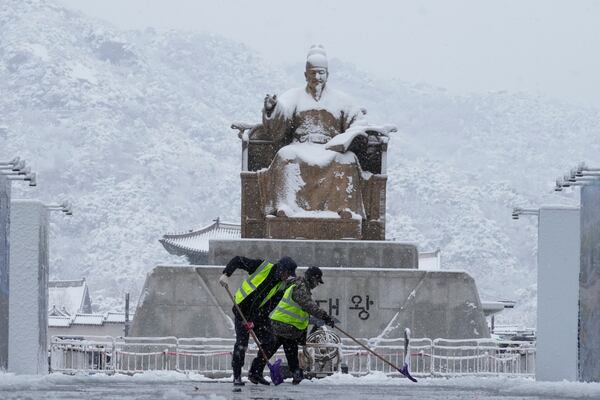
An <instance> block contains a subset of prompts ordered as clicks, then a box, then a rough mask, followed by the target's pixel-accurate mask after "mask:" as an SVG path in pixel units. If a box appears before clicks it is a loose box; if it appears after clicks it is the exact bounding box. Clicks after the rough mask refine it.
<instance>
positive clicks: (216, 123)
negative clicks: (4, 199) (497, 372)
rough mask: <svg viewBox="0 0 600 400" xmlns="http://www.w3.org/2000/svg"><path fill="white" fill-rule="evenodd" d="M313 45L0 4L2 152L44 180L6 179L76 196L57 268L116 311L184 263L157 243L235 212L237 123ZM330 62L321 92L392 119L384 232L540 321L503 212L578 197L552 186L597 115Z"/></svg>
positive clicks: (532, 240)
mask: <svg viewBox="0 0 600 400" xmlns="http://www.w3.org/2000/svg"><path fill="white" fill-rule="evenodd" d="M304 50H305V49H298V60H294V61H299V62H298V63H295V64H293V65H290V67H289V68H287V69H280V70H277V69H275V68H273V67H272V66H270V65H269V64H268V63H267V62H266V61H264V60H261V59H260V58H259V57H258V56H257V55H256V54H255V53H254V52H253V51H252V50H250V49H248V48H246V47H245V46H243V45H241V44H239V43H234V42H231V41H229V40H226V39H223V38H221V37H218V36H214V35H209V34H200V33H190V32H172V31H169V32H158V31H154V30H146V31H143V32H124V31H119V30H118V29H116V28H114V27H112V26H110V25H108V24H106V23H104V22H102V21H97V20H93V19H90V18H88V17H85V16H83V15H81V14H79V13H77V12H73V11H70V10H67V9H65V8H62V7H60V6H57V5H55V4H54V3H52V2H51V1H43V0H40V1H35V0H31V1H17V0H14V1H13V0H4V1H3V2H2V3H1V4H0V93H2V96H0V158H1V159H7V158H10V157H12V156H14V155H20V156H21V157H23V158H25V159H27V160H28V161H29V163H30V164H31V165H32V167H33V169H34V170H36V171H38V172H39V186H38V188H37V189H27V188H25V187H23V186H21V185H14V192H15V197H28V198H39V199H42V200H44V201H47V202H56V201H59V200H62V199H63V198H68V199H71V200H72V201H73V203H74V205H75V215H74V216H73V217H71V218H62V217H59V216H58V215H55V216H54V217H53V218H52V242H51V243H52V248H51V261H52V264H51V266H52V270H51V276H52V277H53V278H60V279H77V278H80V277H86V278H87V282H88V283H89V286H90V289H91V292H92V293H91V295H92V301H93V302H94V303H95V305H96V307H98V308H100V309H103V310H105V309H111V308H116V307H122V302H123V297H124V293H125V292H127V291H130V292H132V295H133V298H136V295H137V294H138V293H139V290H140V288H141V286H142V284H143V281H144V276H145V274H146V272H148V271H149V270H150V269H151V268H152V267H153V266H154V265H156V264H158V263H160V262H182V261H181V260H173V258H171V256H169V255H168V254H167V253H166V252H165V251H164V249H163V248H162V246H160V244H159V243H158V241H157V239H158V238H160V237H161V235H162V234H163V233H165V232H172V231H179V230H182V229H191V228H195V227H198V226H202V225H205V224H207V223H208V222H210V220H212V219H214V218H215V217H217V216H220V217H222V218H223V219H225V220H232V221H235V220H239V168H240V143H239V140H238V139H237V137H236V135H235V133H234V132H233V131H231V130H230V129H229V125H230V124H231V122H232V121H246V122H256V121H258V120H259V118H260V109H261V105H262V98H263V97H264V94H265V93H282V92H283V91H284V90H285V89H287V88H289V87H290V86H294V85H300V84H302V79H303V75H302V68H303V66H302V63H301V61H302V60H303V56H304V54H303V52H304ZM329 51H330V53H331V54H334V53H335V49H329ZM347 61H351V60H347ZM330 70H331V78H330V83H329V84H330V85H332V86H335V87H336V88H337V89H340V90H343V91H345V92H347V93H349V94H350V95H352V96H353V97H355V98H356V99H357V100H359V101H360V102H361V103H362V104H363V105H364V106H365V107H366V108H367V109H368V110H369V114H368V117H369V120H370V121H372V122H374V123H395V124H396V125H398V127H399V130H400V132H399V133H398V134H396V136H394V137H392V140H391V142H390V146H389V167H388V170H389V180H388V215H387V235H388V238H394V239H396V240H400V241H408V242H414V243H417V244H419V246H420V248H422V249H424V250H433V249H435V248H440V249H441V250H442V255H443V262H444V266H445V268H448V269H465V270H467V271H469V272H470V273H471V274H472V275H473V276H474V278H475V279H476V282H477V283H478V286H479V288H480V291H481V292H482V297H484V298H488V297H497V298H498V297H499V298H507V299H513V300H517V301H518V303H519V305H518V308H517V309H516V310H515V313H514V315H507V316H506V318H511V319H512V320H513V321H514V320H517V321H521V322H523V323H526V324H530V325H532V324H534V322H535V321H534V314H533V312H534V311H535V310H534V308H533V306H534V304H535V292H536V289H535V247H536V226H535V223H534V221H518V222H514V221H512V220H511V218H510V210H511V209H512V207H513V206H538V205H540V204H546V203H552V204H576V202H577V200H576V196H575V194H567V195H558V194H555V193H554V192H553V191H552V186H553V179H554V178H555V177H557V176H558V175H560V174H561V173H563V172H564V171H565V170H566V169H567V168H569V167H571V166H573V165H575V164H576V163H577V162H579V161H581V160H587V161H589V163H590V164H593V163H594V162H595V160H597V158H598V157H597V155H598V154H600V135H599V133H600V110H597V109H583V108H581V107H575V106H571V105H568V104H561V103H558V102H555V101H550V100H547V99H543V98H538V97H533V96H529V95H527V94H519V93H517V94H511V93H488V94H472V95H470V96H462V97H461V96H455V95H453V94H451V93H448V92H446V91H445V90H443V89H439V88H435V87H431V86H427V85H424V84H410V83H405V82H401V81H385V82H384V81H379V80H377V79H374V78H372V77H370V76H369V75H368V74H367V73H365V72H363V71H359V70H357V69H356V68H354V67H353V66H352V65H351V64H348V63H346V62H341V61H337V60H332V62H331V66H330ZM594 156H595V157H594Z"/></svg>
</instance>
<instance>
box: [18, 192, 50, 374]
mask: <svg viewBox="0 0 600 400" xmlns="http://www.w3.org/2000/svg"><path fill="white" fill-rule="evenodd" d="M10 218H11V225H10V242H11V248H10V250H11V251H10V278H9V279H10V288H11V291H10V302H9V311H10V313H9V334H8V370H9V372H14V373H18V374H46V373H48V350H47V338H46V335H47V330H48V209H47V208H46V206H45V205H44V204H43V203H41V202H39V201H34V200H15V201H12V202H11V215H10Z"/></svg>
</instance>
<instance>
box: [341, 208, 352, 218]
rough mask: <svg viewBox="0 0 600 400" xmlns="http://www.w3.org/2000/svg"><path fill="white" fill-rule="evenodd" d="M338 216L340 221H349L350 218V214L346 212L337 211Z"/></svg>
mask: <svg viewBox="0 0 600 400" xmlns="http://www.w3.org/2000/svg"><path fill="white" fill-rule="evenodd" d="M338 215H339V216H340V218H341V219H350V218H352V213H351V212H350V211H348V210H339V211H338Z"/></svg>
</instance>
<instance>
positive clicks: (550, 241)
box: [535, 207, 580, 381]
mask: <svg viewBox="0 0 600 400" xmlns="http://www.w3.org/2000/svg"><path fill="white" fill-rule="evenodd" d="M579 226H580V221H579V209H578V208H566V207H542V208H540V215H539V225H538V290H537V344H536V346H537V352H536V371H535V377H536V379H537V380H540V381H560V380H563V379H566V380H570V381H576V380H577V368H578V366H577V362H578V356H577V335H578V311H579V310H578V307H579V306H578V301H579V254H580V229H579Z"/></svg>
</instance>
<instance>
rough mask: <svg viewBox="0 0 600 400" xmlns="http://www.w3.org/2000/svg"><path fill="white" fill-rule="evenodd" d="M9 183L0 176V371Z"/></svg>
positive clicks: (4, 347)
mask: <svg viewBox="0 0 600 400" xmlns="http://www.w3.org/2000/svg"><path fill="white" fill-rule="evenodd" d="M9 228H10V181H9V180H8V179H6V178H5V177H4V176H3V175H2V174H0V371H1V370H5V369H6V368H7V365H8V293H9V291H8V289H9V286H8V272H9V270H8V262H9V258H8V256H9V247H8V245H9V240H8V238H9V234H10V232H9Z"/></svg>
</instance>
